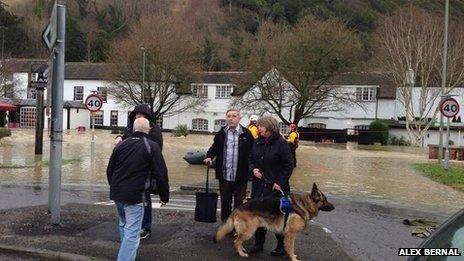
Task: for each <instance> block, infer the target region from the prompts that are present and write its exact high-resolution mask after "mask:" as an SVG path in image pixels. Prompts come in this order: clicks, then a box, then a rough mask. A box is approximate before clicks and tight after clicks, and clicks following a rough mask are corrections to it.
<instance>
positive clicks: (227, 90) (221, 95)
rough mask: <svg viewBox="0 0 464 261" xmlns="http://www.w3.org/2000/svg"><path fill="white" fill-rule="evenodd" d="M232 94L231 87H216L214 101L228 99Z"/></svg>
mask: <svg viewBox="0 0 464 261" xmlns="http://www.w3.org/2000/svg"><path fill="white" fill-rule="evenodd" d="M231 93H232V85H217V86H216V99H230V98H231V95H230V94H231Z"/></svg>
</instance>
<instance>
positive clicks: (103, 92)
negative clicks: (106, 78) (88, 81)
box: [97, 87, 108, 103]
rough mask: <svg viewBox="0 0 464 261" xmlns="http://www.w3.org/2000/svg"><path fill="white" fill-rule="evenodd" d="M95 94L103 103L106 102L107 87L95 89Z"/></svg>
mask: <svg viewBox="0 0 464 261" xmlns="http://www.w3.org/2000/svg"><path fill="white" fill-rule="evenodd" d="M97 94H98V95H99V96H100V97H101V98H102V100H103V103H106V102H107V100H108V87H97Z"/></svg>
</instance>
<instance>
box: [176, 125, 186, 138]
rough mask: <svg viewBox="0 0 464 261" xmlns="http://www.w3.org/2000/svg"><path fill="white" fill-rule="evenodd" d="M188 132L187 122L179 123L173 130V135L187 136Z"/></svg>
mask: <svg viewBox="0 0 464 261" xmlns="http://www.w3.org/2000/svg"><path fill="white" fill-rule="evenodd" d="M188 134H189V130H188V127H187V125H186V124H179V125H177V126H176V127H175V128H174V131H173V135H174V136H175V137H180V136H187V135H188Z"/></svg>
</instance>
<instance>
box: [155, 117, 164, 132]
mask: <svg viewBox="0 0 464 261" xmlns="http://www.w3.org/2000/svg"><path fill="white" fill-rule="evenodd" d="M156 125H158V126H159V127H160V129H163V117H158V118H157V119H156Z"/></svg>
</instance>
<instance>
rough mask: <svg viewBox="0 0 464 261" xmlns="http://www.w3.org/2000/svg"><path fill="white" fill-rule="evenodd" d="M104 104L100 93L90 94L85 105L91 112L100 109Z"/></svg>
mask: <svg viewBox="0 0 464 261" xmlns="http://www.w3.org/2000/svg"><path fill="white" fill-rule="evenodd" d="M102 106H103V100H102V98H101V97H100V96H99V95H96V94H90V95H89V96H87V98H86V99H85V107H86V108H87V110H89V111H91V112H96V111H99V110H100V109H101V108H102Z"/></svg>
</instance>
